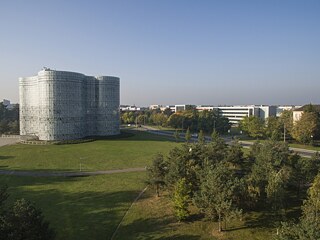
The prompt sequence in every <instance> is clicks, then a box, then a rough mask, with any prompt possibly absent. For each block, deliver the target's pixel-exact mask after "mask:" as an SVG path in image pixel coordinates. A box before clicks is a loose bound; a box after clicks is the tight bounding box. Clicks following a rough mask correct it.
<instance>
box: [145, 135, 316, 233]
mask: <svg viewBox="0 0 320 240" xmlns="http://www.w3.org/2000/svg"><path fill="white" fill-rule="evenodd" d="M213 136H214V135H213ZM319 169H320V157H319V155H315V156H314V157H313V158H312V159H308V160H305V159H302V158H301V157H299V156H298V155H295V154H292V153H291V152H290V151H289V148H288V146H287V145H286V144H285V143H279V142H277V141H267V142H264V143H256V144H254V146H253V147H252V148H251V151H250V154H249V156H248V157H245V156H244V155H243V151H242V147H241V145H240V144H239V143H238V142H237V141H234V142H233V143H232V144H231V145H230V146H228V145H226V144H225V142H224V140H223V139H221V138H220V137H219V136H218V135H217V134H216V137H213V139H212V142H211V143H205V142H204V141H203V142H200V143H192V144H190V143H186V144H183V145H182V146H181V147H176V148H174V149H173V150H172V151H171V152H170V153H169V155H168V156H167V157H164V156H163V155H161V154H159V155H157V156H156V157H155V158H154V160H153V163H152V165H151V166H150V167H149V168H148V176H149V178H148V179H149V183H150V184H152V185H153V186H155V189H156V192H157V194H158V195H160V190H161V189H165V190H166V191H169V193H170V197H171V200H172V202H173V206H174V209H175V213H176V216H177V218H178V220H179V221H183V220H188V218H189V215H190V212H189V206H190V205H194V206H196V207H197V208H198V209H199V211H200V212H202V213H204V214H205V216H206V217H207V218H208V219H211V220H213V221H218V223H219V231H221V230H222V229H223V227H222V225H223V224H222V223H224V228H227V223H228V222H229V221H230V220H231V219H233V218H241V215H242V212H243V211H246V210H252V209H256V210H258V209H261V208H264V209H270V210H271V212H272V214H273V215H274V216H275V218H276V219H279V220H281V219H282V217H283V215H284V214H285V212H286V210H287V209H288V207H289V206H288V205H287V202H288V200H289V199H290V197H292V194H293V193H294V194H295V195H296V196H297V197H299V196H300V194H301V192H302V191H305V190H306V189H305V186H307V184H309V183H311V182H312V181H313V179H314V178H315V176H316V175H317V173H318V172H319ZM319 178H320V177H319ZM315 181H316V180H315ZM292 189H293V190H294V191H293V190H292ZM311 198H314V195H312V196H311V195H310V196H309V198H308V199H311ZM318 200H319V196H318ZM307 201H309V200H307ZM310 201H312V200H310ZM310 201H309V202H310ZM308 206H309V205H308ZM310 208H312V211H314V212H317V213H318V214H320V208H319V203H318V207H317V206H313V205H312V206H311V207H310ZM306 214H308V213H306ZM284 226H285V227H287V228H288V226H289V225H288V224H287V225H284ZM290 226H291V225H290ZM318 227H319V226H318ZM318 230H319V231H320V228H318ZM280 232H285V231H284V228H281V231H280ZM310 234H311V233H310ZM282 235H283V234H282Z"/></svg>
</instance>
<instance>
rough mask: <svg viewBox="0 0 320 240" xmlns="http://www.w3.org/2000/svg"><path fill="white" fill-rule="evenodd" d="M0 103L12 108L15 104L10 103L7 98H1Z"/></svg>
mask: <svg viewBox="0 0 320 240" xmlns="http://www.w3.org/2000/svg"><path fill="white" fill-rule="evenodd" d="M2 104H3V105H4V106H5V107H6V109H9V110H11V109H13V108H14V105H15V104H11V103H10V101H9V100H7V99H3V101H2Z"/></svg>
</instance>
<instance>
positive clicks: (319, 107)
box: [292, 104, 320, 123]
mask: <svg viewBox="0 0 320 240" xmlns="http://www.w3.org/2000/svg"><path fill="white" fill-rule="evenodd" d="M309 106H310V104H308V105H304V106H302V107H300V108H296V109H294V110H293V111H292V118H293V123H295V122H297V121H299V120H300V118H301V116H302V114H303V112H304V111H305V109H306V108H307V107H309ZM312 107H313V108H314V110H315V111H317V112H320V105H317V104H316V105H312Z"/></svg>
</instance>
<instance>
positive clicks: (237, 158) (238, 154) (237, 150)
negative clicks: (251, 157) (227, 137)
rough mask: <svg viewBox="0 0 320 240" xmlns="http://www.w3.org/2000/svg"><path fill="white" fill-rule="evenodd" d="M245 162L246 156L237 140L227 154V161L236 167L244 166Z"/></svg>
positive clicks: (232, 143)
mask: <svg viewBox="0 0 320 240" xmlns="http://www.w3.org/2000/svg"><path fill="white" fill-rule="evenodd" d="M243 160H244V156H243V151H242V146H241V144H240V143H239V141H237V140H234V141H232V142H231V145H230V146H229V148H228V150H227V153H226V161H227V162H229V163H231V164H232V165H233V166H234V167H240V166H241V165H242V164H243Z"/></svg>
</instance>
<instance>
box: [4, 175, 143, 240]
mask: <svg viewBox="0 0 320 240" xmlns="http://www.w3.org/2000/svg"><path fill="white" fill-rule="evenodd" d="M144 181H145V173H121V174H112V175H104V176H94V177H81V178H55V177H51V178H38V177H37V178H36V177H15V176H0V183H1V184H7V185H8V186H9V193H10V198H9V200H10V201H12V200H13V199H17V198H25V199H28V200H31V201H32V202H34V204H35V205H36V206H37V207H39V208H41V209H42V211H43V214H44V216H45V218H46V219H47V220H49V222H50V225H51V226H52V227H53V228H54V229H56V232H57V239H77V240H78V239H79V240H80V239H110V237H111V235H112V234H113V232H114V230H115V228H116V226H117V225H118V223H119V222H120V220H121V218H122V217H123V215H124V213H125V211H126V210H127V209H128V207H129V206H130V205H131V203H132V201H133V200H134V199H135V198H136V196H137V195H138V193H139V192H140V191H141V190H142V189H143V188H144V187H145V183H144Z"/></svg>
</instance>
